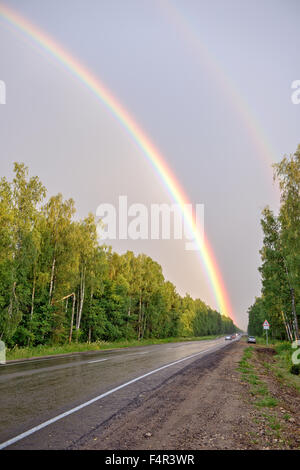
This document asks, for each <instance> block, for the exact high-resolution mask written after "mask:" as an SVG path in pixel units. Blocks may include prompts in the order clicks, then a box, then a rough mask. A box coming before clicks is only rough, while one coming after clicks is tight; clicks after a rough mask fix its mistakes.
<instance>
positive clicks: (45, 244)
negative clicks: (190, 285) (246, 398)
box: [0, 163, 237, 348]
mask: <svg viewBox="0 0 300 470" xmlns="http://www.w3.org/2000/svg"><path fill="white" fill-rule="evenodd" d="M235 331H237V327H236V326H235V325H234V324H233V322H232V320H231V319H230V318H228V317H225V316H222V315H221V314H220V313H219V312H217V311H215V310H213V309H212V308H210V307H209V306H208V305H206V304H205V303H204V302H203V301H202V300H200V299H193V298H192V297H190V296H189V295H188V294H186V295H185V296H184V297H182V296H180V295H179V294H178V293H177V291H176V287H175V286H174V285H173V284H172V283H171V282H169V281H168V280H166V279H164V276H163V272H162V267H161V266H160V265H159V264H158V263H157V262H155V261H154V260H152V259H151V258H150V257H149V256H147V255H145V254H138V255H135V254H134V253H133V252H130V251H128V252H127V253H125V254H122V255H121V254H118V253H116V252H113V251H112V249H111V247H109V246H107V245H104V244H101V240H100V241H99V240H98V238H97V223H96V220H95V217H94V216H93V215H92V214H89V215H88V216H87V217H86V218H84V219H83V220H78V218H76V210H75V204H74V201H73V200H72V199H69V200H64V198H63V196H62V194H58V195H56V196H51V197H49V198H47V194H46V188H45V187H44V186H43V184H42V182H41V181H40V180H39V178H38V177H37V176H34V177H32V176H30V175H29V170H28V168H27V167H26V166H25V165H24V164H23V163H15V164H14V175H13V179H12V181H8V180H7V178H5V177H3V178H1V181H0V338H1V339H2V340H3V341H4V342H5V343H6V345H7V347H9V348H11V347H14V346H16V345H18V346H36V345H43V344H57V343H60V344H63V343H71V342H75V341H76V342H95V341H116V340H120V339H126V340H131V339H137V340H141V339H143V338H167V337H178V336H183V337H191V336H205V335H218V334H225V333H233V332H235Z"/></svg>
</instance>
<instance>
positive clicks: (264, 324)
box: [263, 320, 270, 344]
mask: <svg viewBox="0 0 300 470" xmlns="http://www.w3.org/2000/svg"><path fill="white" fill-rule="evenodd" d="M263 328H264V330H266V337H267V344H268V330H269V329H270V324H269V322H268V321H267V320H265V321H264V322H263Z"/></svg>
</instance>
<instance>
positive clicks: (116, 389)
mask: <svg viewBox="0 0 300 470" xmlns="http://www.w3.org/2000/svg"><path fill="white" fill-rule="evenodd" d="M208 351H211V349H206V350H204V351H200V352H198V353H196V354H192V355H191V356H187V357H184V358H183V359H179V360H178V361H175V362H171V363H170V364H166V365H164V366H162V367H159V368H158V369H154V370H152V371H150V372H147V373H146V374H144V375H140V376H139V377H137V378H135V379H132V380H129V382H126V383H124V384H122V385H119V386H118V387H115V388H112V389H111V390H109V391H108V392H105V393H102V394H101V395H98V396H97V397H95V398H92V399H91V400H89V401H86V402H85V403H82V404H81V405H78V406H75V408H71V410H68V411H66V412H65V413H61V414H60V415H58V416H55V417H54V418H51V419H49V420H48V421H44V423H41V424H39V425H38V426H35V427H34V428H31V429H29V430H28V431H25V432H23V433H22V434H19V435H18V436H15V437H13V438H12V439H9V440H8V441H5V442H2V444H0V450H1V449H4V448H5V447H8V446H10V445H12V444H15V443H16V442H18V441H21V440H22V439H24V438H25V437H27V436H30V435H31V434H33V433H35V432H37V431H39V430H40V429H43V428H45V427H46V426H49V425H50V424H53V423H55V422H56V421H59V420H60V419H62V418H65V417H66V416H69V415H71V414H73V413H76V411H79V410H81V409H82V408H85V407H86V406H89V405H91V404H92V403H95V402H96V401H98V400H101V398H104V397H107V396H108V395H111V394H112V393H114V392H117V391H118V390H121V389H122V388H124V387H127V386H128V385H131V384H133V383H135V382H138V381H139V380H141V379H144V378H145V377H149V375H152V374H155V373H156V372H159V371H160V370H163V369H167V368H168V367H171V366H174V365H175V364H179V363H180V362H183V361H187V360H188V359H192V358H193V357H196V356H199V354H203V353H204V352H208Z"/></svg>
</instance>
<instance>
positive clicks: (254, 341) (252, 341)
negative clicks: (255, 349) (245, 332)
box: [247, 336, 256, 343]
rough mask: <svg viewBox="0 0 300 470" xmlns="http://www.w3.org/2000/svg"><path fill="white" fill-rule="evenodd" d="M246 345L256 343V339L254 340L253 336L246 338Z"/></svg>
mask: <svg viewBox="0 0 300 470" xmlns="http://www.w3.org/2000/svg"><path fill="white" fill-rule="evenodd" d="M247 343H256V339H255V338H254V336H248V340H247Z"/></svg>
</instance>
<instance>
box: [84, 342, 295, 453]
mask: <svg viewBox="0 0 300 470" xmlns="http://www.w3.org/2000/svg"><path fill="white" fill-rule="evenodd" d="M247 347H248V345H247V344H246V343H244V342H242V341H240V342H236V343H234V344H232V345H230V346H229V347H228V348H225V349H224V350H221V351H219V352H217V353H214V354H210V355H208V356H206V357H204V358H201V359H199V360H195V361H194V362H193V363H192V364H190V365H189V366H187V367H186V368H185V369H184V370H183V371H181V372H180V373H178V374H175V375H173V376H172V377H171V378H169V379H168V380H167V381H166V382H165V383H164V384H162V385H161V386H160V387H159V388H158V389H156V390H153V391H150V392H147V393H145V394H142V395H140V396H139V397H138V398H137V399H135V400H133V401H132V403H131V404H130V405H129V406H127V407H126V408H125V409H123V410H122V411H120V412H119V413H117V414H116V415H115V416H114V417H113V418H111V419H110V420H109V421H108V422H107V423H106V424H104V425H101V426H100V427H99V428H97V429H94V430H93V431H92V432H91V433H90V434H89V435H88V436H86V437H85V439H84V441H82V442H81V443H77V444H78V445H76V448H77V449H78V448H79V449H99V450H100V449H106V450H108V449H109V450H143V449H145V450H151V449H157V450H158V449H159V450H163V449H169V450H182V449H185V450H196V449H200V450H201V449H203V450H204V449H207V450H214V449H218V450H219V449H236V450H238V449H239V450H242V449H299V444H300V436H299V423H298V422H297V419H298V418H299V410H300V397H299V394H298V393H297V392H296V391H295V390H294V389H291V388H289V387H286V386H284V385H283V384H282V383H280V382H279V381H278V380H277V379H276V377H275V376H273V374H272V373H271V371H270V368H267V370H266V368H265V364H266V361H267V362H268V361H272V360H273V357H272V354H270V353H266V352H263V351H260V353H259V352H258V350H260V349H261V348H260V347H259V346H257V347H254V355H253V364H255V370H256V373H258V374H259V375H260V377H261V378H263V380H264V383H267V385H268V387H269V388H270V390H271V393H272V396H276V397H277V401H278V404H277V405H276V407H274V408H272V410H270V409H269V408H264V407H258V406H256V405H255V401H256V399H257V397H255V396H253V394H252V393H251V385H250V384H249V383H247V382H245V381H244V379H243V375H242V374H241V372H240V371H239V370H238V368H239V362H240V360H241V358H242V357H243V354H244V351H245V349H246V348H247ZM282 410H284V411H282ZM270 413H271V414H270ZM270 416H271V418H270ZM287 416H288V417H289V420H287ZM297 417H298V418H297ZM274 423H275V424H274ZM278 423H279V424H278Z"/></svg>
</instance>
